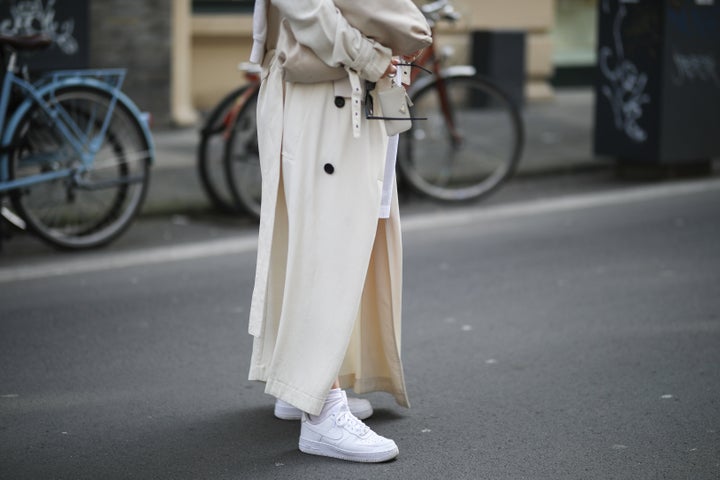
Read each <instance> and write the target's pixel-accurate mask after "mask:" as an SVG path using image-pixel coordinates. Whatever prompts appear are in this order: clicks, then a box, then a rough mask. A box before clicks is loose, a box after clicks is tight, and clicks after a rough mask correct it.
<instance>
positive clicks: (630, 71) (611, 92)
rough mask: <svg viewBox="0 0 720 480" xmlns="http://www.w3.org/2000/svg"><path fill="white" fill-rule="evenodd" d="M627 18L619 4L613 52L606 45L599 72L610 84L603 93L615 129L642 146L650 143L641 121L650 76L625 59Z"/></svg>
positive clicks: (605, 4)
mask: <svg viewBox="0 0 720 480" xmlns="http://www.w3.org/2000/svg"><path fill="white" fill-rule="evenodd" d="M603 10H604V12H605V13H610V12H609V10H610V9H609V2H608V1H607V0H605V1H604V2H603ZM626 15H627V8H626V7H625V5H623V4H622V3H620V5H619V7H618V10H617V13H616V14H615V18H614V21H613V42H614V49H613V48H612V47H609V46H607V45H606V46H603V47H601V48H600V52H599V53H600V55H599V63H600V71H601V72H602V75H603V77H605V79H606V80H607V82H608V83H607V84H604V85H602V93H603V95H604V96H605V97H606V98H607V100H608V101H609V102H610V106H611V108H612V111H613V117H614V121H615V127H616V128H617V129H618V130H621V131H623V132H625V134H626V135H627V136H628V137H629V138H630V139H631V140H633V141H635V142H638V143H642V142H644V141H645V140H647V132H646V131H645V130H644V129H643V128H642V127H641V126H640V125H639V124H638V120H639V119H640V118H642V116H643V105H645V104H647V103H650V95H648V94H647V93H645V88H646V86H647V81H648V76H647V74H646V73H643V72H641V71H640V70H639V69H638V68H637V65H635V64H634V63H633V62H631V61H630V60H627V59H626V58H625V47H624V45H623V38H622V33H621V27H622V22H623V19H624V18H625V16H626ZM611 63H613V66H610V64H611Z"/></svg>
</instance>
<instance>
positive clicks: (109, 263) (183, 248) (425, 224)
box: [0, 179, 720, 283]
mask: <svg viewBox="0 0 720 480" xmlns="http://www.w3.org/2000/svg"><path fill="white" fill-rule="evenodd" d="M718 190H720V180H717V179H710V180H699V181H688V182H676V183H672V184H663V185H656V186H649V187H640V188H633V189H629V190H613V191H607V192H599V193H589V194H577V195H569V196H565V197H560V198H552V199H547V200H532V201H524V202H518V203H512V204H507V205H500V206H494V207H482V206H474V207H466V208H463V209H461V210H453V211H450V212H441V213H430V214H427V213H423V214H418V215H408V216H405V217H403V232H404V233H411V232H417V231H422V230H434V229H441V228H448V227H454V226H463V225H475V224H477V223H480V222H487V221H493V220H499V219H510V218H518V217H527V216H534V215H539V214H547V213H555V212H563V211H571V210H581V209H587V208H596V207H603V206H612V205H622V204H628V203H637V202H645V201H649V200H655V199H660V198H670V197H677V196H683V195H692V194H698V193H705V192H712V191H718ZM256 248H257V237H256V235H255V233H253V234H249V235H244V236H241V237H238V238H232V239H221V240H210V241H203V242H199V243H193V244H190V245H177V246H171V247H153V248H147V249H144V250H133V251H130V252H119V253H107V254H102V255H97V256H94V257H87V256H83V257H74V258H70V259H59V260H54V261H49V262H45V263H43V264H40V265H32V266H20V267H9V268H2V269H0V283H4V282H15V281H21V280H32V279H40V278H47V277H53V276H59V275H73V274H78V273H89V272H98V271H103V270H111V269H116V268H126V267H134V266H140V265H152V264H159V263H169V262H177V261H183V260H194V259H200V258H209V257H217V256H225V255H232V254H239V253H246V252H250V251H253V250H255V249H256Z"/></svg>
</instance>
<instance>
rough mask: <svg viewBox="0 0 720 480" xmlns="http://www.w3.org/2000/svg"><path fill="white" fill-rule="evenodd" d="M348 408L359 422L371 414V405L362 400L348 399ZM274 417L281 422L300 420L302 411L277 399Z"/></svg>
mask: <svg viewBox="0 0 720 480" xmlns="http://www.w3.org/2000/svg"><path fill="white" fill-rule="evenodd" d="M348 407H350V412H351V413H352V414H353V415H355V416H356V417H357V418H359V419H360V420H365V419H366V418H370V416H371V415H372V414H373V408H372V404H371V403H370V402H369V401H367V400H365V399H364V398H352V397H351V398H348ZM275 416H276V417H277V418H279V419H281V420H300V418H301V417H302V411H301V410H300V409H299V408H295V407H293V406H292V405H290V404H289V403H287V402H283V401H282V400H280V399H279V398H278V399H276V400H275Z"/></svg>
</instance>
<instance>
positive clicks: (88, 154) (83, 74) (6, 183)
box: [0, 55, 154, 193]
mask: <svg viewBox="0 0 720 480" xmlns="http://www.w3.org/2000/svg"><path fill="white" fill-rule="evenodd" d="M124 78H125V70H124V69H102V70H65V71H56V72H52V73H50V74H48V75H46V76H45V77H43V78H41V79H40V80H39V81H38V82H36V83H35V84H32V83H30V82H27V81H25V80H24V79H22V78H20V77H18V76H17V75H16V74H15V72H14V55H13V56H11V59H10V62H9V66H8V69H7V72H6V75H5V79H4V81H3V85H2V92H1V94H0V132H2V141H1V143H0V153H1V156H0V193H3V192H6V191H9V190H13V189H16V188H20V187H24V186H28V185H33V184H37V183H42V182H46V181H50V180H55V179H59V178H66V177H69V176H72V175H76V174H78V173H81V172H82V171H83V170H84V169H87V168H89V167H90V166H91V165H92V163H93V161H94V159H95V154H96V153H97V152H98V151H99V150H100V148H101V147H102V144H101V143H102V138H103V137H104V135H105V133H106V132H107V129H108V128H109V125H110V120H111V118H112V114H113V112H114V110H115V108H116V106H117V103H118V102H120V103H122V104H123V105H124V106H125V107H127V108H128V109H129V110H130V112H131V113H132V114H133V115H134V116H135V117H136V118H138V119H140V120H141V121H140V122H139V123H140V125H141V127H142V130H143V134H144V136H145V139H146V141H147V145H148V150H149V151H148V157H149V158H150V161H152V160H153V158H154V146H153V142H152V136H151V135H150V131H149V128H148V125H147V121H146V116H145V115H144V114H142V113H141V112H140V111H139V110H138V109H137V107H135V105H134V104H133V103H132V102H131V101H130V99H129V98H128V97H127V96H125V94H124V93H123V92H122V91H120V87H121V85H122V82H123V80H124ZM72 86H89V87H94V88H97V89H99V90H102V91H105V92H107V93H108V94H109V95H110V99H111V100H110V104H109V105H108V108H107V111H106V112H105V114H104V118H103V119H101V121H102V123H101V127H100V130H99V131H98V132H96V134H95V136H94V137H92V138H90V136H89V135H88V133H87V132H83V131H81V129H80V128H78V126H77V125H76V124H75V122H74V121H73V120H72V118H71V117H70V115H69V114H68V112H67V111H65V109H63V108H62V106H61V105H60V104H59V102H57V101H56V100H55V92H56V91H58V90H60V89H63V88H66V87H72ZM13 87H18V88H19V89H20V90H22V92H23V94H24V95H25V99H24V101H23V102H22V103H21V104H20V106H19V107H18V108H17V109H16V110H15V112H13V114H12V116H11V117H10V118H9V119H8V107H9V102H10V92H11V90H12V88H13ZM33 105H38V106H39V107H40V108H41V109H42V110H43V111H44V112H45V114H46V115H48V117H49V118H50V119H52V120H53V121H54V126H55V127H56V129H57V131H58V132H59V133H60V134H61V135H62V137H63V138H64V139H66V140H67V142H68V144H69V146H70V147H71V148H72V150H74V151H75V153H77V155H78V157H79V158H80V159H81V165H80V166H79V168H78V167H73V168H65V169H60V170H56V171H51V172H46V173H41V174H38V175H33V176H31V177H26V178H22V179H19V180H13V181H10V179H9V158H10V157H9V155H10V153H11V152H12V150H13V148H14V146H13V145H12V139H13V136H14V134H15V130H16V129H17V127H18V125H19V122H20V120H21V119H22V117H23V115H24V114H25V113H26V112H27V111H28V110H29V109H30V108H31V107H32V106H33ZM6 121H7V123H6Z"/></svg>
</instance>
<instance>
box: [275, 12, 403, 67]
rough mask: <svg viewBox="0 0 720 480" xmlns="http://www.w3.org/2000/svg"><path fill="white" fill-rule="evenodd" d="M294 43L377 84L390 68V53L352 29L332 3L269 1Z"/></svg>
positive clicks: (331, 64) (333, 65) (329, 63)
mask: <svg viewBox="0 0 720 480" xmlns="http://www.w3.org/2000/svg"><path fill="white" fill-rule="evenodd" d="M271 1H272V4H273V5H275V6H276V7H277V8H278V10H279V11H280V12H281V14H282V16H283V17H284V18H285V19H286V20H287V22H288V23H289V25H290V29H291V30H292V32H293V35H294V36H295V38H296V40H297V41H298V42H299V43H300V44H302V45H304V46H306V47H307V48H309V49H311V50H312V51H313V52H314V53H315V55H317V56H318V58H320V60H322V61H323V62H324V63H326V64H327V65H329V66H331V67H341V66H345V67H349V68H351V69H352V70H354V71H355V72H357V74H358V75H359V76H360V77H362V78H364V79H366V80H370V81H377V80H378V79H380V77H382V75H383V73H385V70H386V69H387V67H388V65H390V60H391V58H392V51H391V50H390V49H389V48H387V47H385V46H383V45H380V44H379V43H377V42H375V41H374V40H371V39H369V38H367V37H365V36H364V35H363V34H362V33H361V32H360V31H359V30H358V29H356V28H354V27H353V26H351V25H350V24H349V23H348V22H347V20H346V19H345V17H343V15H342V14H341V13H340V11H339V10H338V9H337V8H336V7H335V4H334V3H333V2H332V0H271Z"/></svg>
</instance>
